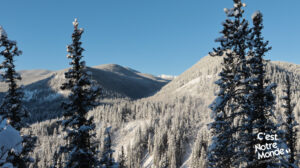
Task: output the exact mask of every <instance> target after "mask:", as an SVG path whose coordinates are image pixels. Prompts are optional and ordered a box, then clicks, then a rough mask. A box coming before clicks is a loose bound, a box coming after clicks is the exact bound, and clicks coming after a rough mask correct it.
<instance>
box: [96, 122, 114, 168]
mask: <svg viewBox="0 0 300 168" xmlns="http://www.w3.org/2000/svg"><path fill="white" fill-rule="evenodd" d="M110 129H111V127H107V128H106V129H105V132H104V135H105V138H104V143H103V149H102V154H101V160H100V164H101V167H102V168H113V167H116V166H117V164H116V162H115V161H114V158H113V152H114V150H112V148H111V135H110Z"/></svg>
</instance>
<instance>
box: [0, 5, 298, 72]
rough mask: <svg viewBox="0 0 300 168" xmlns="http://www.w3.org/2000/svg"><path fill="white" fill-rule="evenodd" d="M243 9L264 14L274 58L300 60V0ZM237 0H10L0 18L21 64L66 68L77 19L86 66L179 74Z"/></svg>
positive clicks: (202, 51) (201, 52)
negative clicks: (101, 65) (17, 50)
mask: <svg viewBox="0 0 300 168" xmlns="http://www.w3.org/2000/svg"><path fill="white" fill-rule="evenodd" d="M244 2H245V3H246V4H247V7H246V8H245V10H246V13H245V16H246V18H247V19H250V18H251V14H252V13H253V12H255V11H256V10H260V11H262V13H263V14H264V25H265V29H264V32H263V35H264V37H265V39H267V40H269V41H270V44H271V46H272V47H273V49H272V51H270V52H269V53H268V54H267V58H268V59H271V60H281V61H286V62H293V63H296V64H300V57H299V55H300V54H299V51H298V49H299V48H300V46H299V44H300V43H299V39H300V33H299V32H300V22H299V17H300V10H299V7H300V1H299V0H289V1H282V0H272V1H270V0H244ZM225 7H227V8H230V7H232V0H97V1H96V0H90V1H79V0H72V1H71V0H48V1H41V0H26V1H24V0H9V1H2V2H1V10H0V14H1V17H0V24H1V25H2V26H3V27H4V28H5V30H6V31H7V33H8V36H9V38H10V39H12V40H16V41H17V42H18V46H19V48H20V49H21V50H22V51H23V55H22V56H20V57H18V58H17V62H16V64H17V67H18V69H19V70H21V69H22V70H23V69H49V70H59V69H64V68H66V67H68V66H69V65H68V62H69V61H68V59H67V58H66V54H67V53H66V45H67V44H69V43H70V42H71V34H72V31H73V27H72V21H73V20H74V18H75V17H76V18H78V21H79V26H80V27H82V28H84V29H85V33H84V34H83V37H82V42H83V47H84V48H85V50H86V51H85V52H84V56H85V57H84V59H85V61H86V62H87V65H88V66H94V65H100V64H108V63H115V64H120V65H122V66H128V67H131V68H133V69H136V70H139V71H141V72H144V73H150V74H154V75H159V74H170V75H179V74H181V73H182V72H183V71H185V70H187V69H188V68H189V67H191V66H192V65H193V64H195V63H196V62H197V61H199V60H200V59H201V58H202V57H203V56H205V55H207V53H208V52H209V51H211V49H212V47H215V46H217V45H218V44H217V43H215V42H214V39H215V38H217V37H219V35H220V34H219V32H220V30H221V29H222V26H221V22H222V21H223V20H224V19H225V18H226V17H225V14H224V12H223V9H224V8H225Z"/></svg>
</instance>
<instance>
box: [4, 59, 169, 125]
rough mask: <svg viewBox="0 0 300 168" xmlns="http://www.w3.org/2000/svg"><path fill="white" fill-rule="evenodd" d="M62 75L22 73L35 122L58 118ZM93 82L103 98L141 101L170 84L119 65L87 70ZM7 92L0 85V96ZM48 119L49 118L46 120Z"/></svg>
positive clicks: (26, 100) (27, 100)
mask: <svg viewBox="0 0 300 168" xmlns="http://www.w3.org/2000/svg"><path fill="white" fill-rule="evenodd" d="M66 70H67V69H64V70H59V71H48V70H24V71H20V72H19V73H20V75H21V77H22V81H21V82H20V83H18V84H19V85H23V87H24V93H25V96H24V101H25V103H26V105H27V106H28V107H29V108H30V111H31V112H32V113H33V115H32V118H31V120H32V121H42V120H45V119H49V118H56V117H57V116H60V115H58V113H60V110H61V108H60V104H61V102H62V100H63V99H65V98H66V95H67V94H68V93H67V92H66V91H62V90H61V89H60V86H61V85H62V83H63V82H64V81H65V78H64V73H65V72H66ZM87 71H90V72H92V78H93V80H95V81H97V83H98V84H99V85H100V86H101V88H102V95H101V96H102V98H125V99H133V100H134V99H139V98H143V97H148V96H152V95H154V94H155V93H156V92H157V91H159V90H160V89H161V87H163V86H164V85H165V84H167V83H168V82H169V81H170V80H167V79H163V78H160V77H156V76H153V75H150V74H144V73H141V72H139V71H136V70H133V69H131V68H127V67H122V66H120V65H116V64H105V65H99V66H94V67H88V68H87ZM6 90H7V85H6V84H5V83H3V82H1V83H0V92H1V93H2V94H1V95H3V93H4V92H5V91H6ZM46 116H47V117H46Z"/></svg>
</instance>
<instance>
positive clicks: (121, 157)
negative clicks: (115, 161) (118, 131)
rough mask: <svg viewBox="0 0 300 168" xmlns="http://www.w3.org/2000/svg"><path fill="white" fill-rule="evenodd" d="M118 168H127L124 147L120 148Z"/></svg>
mask: <svg viewBox="0 0 300 168" xmlns="http://www.w3.org/2000/svg"><path fill="white" fill-rule="evenodd" d="M119 168H127V166H126V156H125V153H124V147H123V146H122V147H121V154H120V155H119Z"/></svg>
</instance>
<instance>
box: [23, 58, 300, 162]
mask: <svg viewBox="0 0 300 168" xmlns="http://www.w3.org/2000/svg"><path fill="white" fill-rule="evenodd" d="M221 62H222V58H219V57H210V56H206V57H203V58H202V59H201V60H200V61H199V62H197V63H196V64H195V65H193V66H192V67H191V68H189V69H188V70H186V71H185V72H183V73H182V74H181V75H179V76H178V77H176V78H175V79H173V80H172V81H170V82H169V83H168V84H166V83H167V81H166V80H163V79H161V78H157V77H154V76H151V75H146V74H141V73H139V72H137V71H135V70H131V69H130V68H124V67H121V66H118V65H112V64H110V65H101V66H96V67H93V68H89V71H92V72H93V77H94V79H95V80H97V81H98V82H99V83H100V84H101V85H102V87H103V88H105V89H107V90H110V91H112V92H111V93H118V95H121V96H120V97H119V98H118V99H114V101H111V102H110V103H103V104H101V105H100V106H98V107H97V108H95V109H93V110H91V111H90V113H89V115H93V116H94V118H95V122H96V125H97V131H96V133H97V139H98V140H99V141H100V142H101V141H102V140H103V136H102V133H103V129H104V128H105V127H106V126H112V131H113V132H112V133H113V135H112V140H113V149H114V150H115V153H114V157H115V158H116V160H117V159H118V155H119V153H120V150H121V148H122V147H124V151H125V154H126V156H127V157H126V158H127V164H130V165H131V167H134V168H135V167H136V168H138V167H145V168H157V167H159V165H162V164H164V162H165V160H166V159H165V158H166V157H168V159H169V162H170V163H172V164H173V165H175V167H191V166H190V165H191V164H192V163H193V162H195V161H197V162H200V163H201V164H200V165H204V158H205V151H206V148H207V145H208V144H209V141H210V135H209V130H208V129H207V124H208V123H209V122H211V119H210V112H211V111H210V109H209V108H208V105H209V104H210V103H212V101H213V99H214V98H215V93H216V92H217V90H218V88H217V86H216V85H215V84H214V82H215V81H216V80H217V79H218V78H219V77H218V73H219V72H220V70H221ZM63 72H64V71H59V72H51V73H49V74H48V73H46V72H45V73H41V74H44V75H45V76H47V75H49V76H47V77H45V78H43V79H42V77H41V80H37V81H36V82H34V83H32V84H29V85H27V86H26V87H25V88H26V89H28V90H30V89H31V87H33V86H40V87H33V88H36V89H38V88H39V89H41V88H44V86H48V87H46V88H47V89H48V90H49V92H53V93H56V94H61V95H63V94H64V93H60V92H59V90H57V89H58V88H59V86H60V83H61V82H63ZM287 74H290V75H291V81H292V86H293V88H292V90H293V93H294V94H293V96H292V98H293V102H295V103H296V108H295V114H296V116H295V117H296V119H297V120H298V121H300V102H299V100H300V65H296V64H292V63H283V62H277V61H275V62H269V63H268V64H267V75H268V77H269V78H270V79H271V81H272V82H275V83H277V84H278V87H277V89H276V92H275V93H274V94H275V95H276V97H277V100H276V101H277V104H276V110H275V113H276V117H277V120H278V121H282V119H281V116H282V109H281V107H280V106H281V104H282V101H281V99H280V98H281V97H282V96H283V92H282V89H283V88H284V82H283V80H284V79H285V76H286V75H287ZM23 78H25V77H24V76H23ZM164 84H166V85H164ZM163 85H164V86H163ZM162 86H163V87H162ZM160 87H162V88H161V89H160ZM159 89H160V90H159ZM158 90H159V91H158ZM39 91H40V90H37V91H36V92H39ZM156 91H158V92H157V93H156V94H154V95H152V96H150V97H146V96H148V95H151V94H153V93H155V92H156ZM44 93H46V91H44ZM111 93H109V92H108V94H111ZM141 93H142V94H141ZM28 95H30V94H28ZM32 95H35V94H32ZM48 95H50V94H48ZM36 96H37V97H36V99H32V100H34V101H38V99H42V98H43V96H42V95H39V94H36ZM33 97H34V96H33ZM54 97H55V96H54ZM128 97H130V98H139V97H144V98H142V99H134V100H133V99H128ZM59 98H60V99H63V97H59ZM59 98H56V99H55V100H58V99H59ZM47 99H51V98H47ZM103 101H105V100H104V99H103ZM50 103H55V101H51V102H50ZM36 104H38V106H35V107H32V108H35V111H36V112H38V111H40V112H41V113H43V112H42V110H40V109H45V108H43V107H44V106H45V105H48V104H49V103H48V102H47V101H41V103H36ZM28 105H29V104H28ZM41 106H43V107H41ZM29 107H30V106H29ZM47 108H49V107H47ZM31 110H32V109H31ZM53 110H57V112H56V113H61V109H59V108H57V109H51V108H50V109H48V113H50V112H51V111H53ZM48 115H49V114H48ZM56 116H57V115H56ZM39 117H40V118H38V119H36V120H38V121H42V122H37V123H35V124H32V131H33V134H35V135H39V140H38V143H39V144H38V146H39V145H42V146H43V147H42V148H36V149H35V151H34V156H36V157H39V156H45V157H44V158H41V157H39V159H40V162H39V167H47V165H46V163H51V161H52V156H53V151H55V150H57V149H58V147H59V146H60V144H62V143H64V140H63V138H62V137H63V136H62V135H63V133H62V132H61V127H60V126H59V125H58V124H57V123H56V121H57V120H60V118H56V119H54V120H45V119H44V118H43V117H45V116H42V115H39ZM52 118H55V117H52ZM46 119H47V117H46ZM199 144H200V145H199ZM299 144H300V143H298V149H300V145H299ZM99 148H100V149H101V143H100V144H99ZM199 150H200V151H202V154H201V157H199V156H198V157H195V153H197V151H199ZM195 151H196V152H195ZM137 163H140V164H137ZM171 167H172V166H171ZM173 167H174V166H173ZM202 167H203V166H202Z"/></svg>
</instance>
